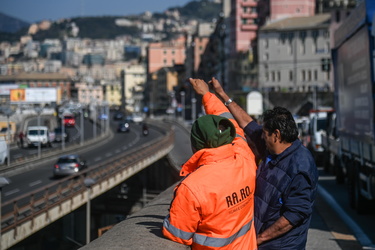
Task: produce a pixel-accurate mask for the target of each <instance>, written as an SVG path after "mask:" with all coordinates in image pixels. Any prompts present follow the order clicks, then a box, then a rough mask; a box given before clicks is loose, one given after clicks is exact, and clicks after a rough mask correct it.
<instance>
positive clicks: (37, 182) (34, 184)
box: [29, 180, 42, 187]
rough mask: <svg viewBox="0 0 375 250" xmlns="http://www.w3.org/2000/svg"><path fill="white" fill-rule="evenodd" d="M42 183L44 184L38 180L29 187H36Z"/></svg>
mask: <svg viewBox="0 0 375 250" xmlns="http://www.w3.org/2000/svg"><path fill="white" fill-rule="evenodd" d="M40 183H42V181H41V180H37V181H34V182H31V183H30V184H29V187H33V186H36V185H38V184H40Z"/></svg>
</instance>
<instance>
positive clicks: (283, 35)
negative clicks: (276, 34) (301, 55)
mask: <svg viewBox="0 0 375 250" xmlns="http://www.w3.org/2000/svg"><path fill="white" fill-rule="evenodd" d="M280 40H281V43H283V44H284V43H285V40H286V33H281V34H280Z"/></svg>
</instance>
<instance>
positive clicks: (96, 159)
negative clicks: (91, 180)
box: [94, 157, 102, 161]
mask: <svg viewBox="0 0 375 250" xmlns="http://www.w3.org/2000/svg"><path fill="white" fill-rule="evenodd" d="M101 159H102V157H96V158H95V159H94V161H100V160H101Z"/></svg>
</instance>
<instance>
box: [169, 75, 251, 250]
mask: <svg viewBox="0 0 375 250" xmlns="http://www.w3.org/2000/svg"><path fill="white" fill-rule="evenodd" d="M190 83H191V84H192V86H193V88H194V90H195V91H196V92H197V94H199V95H202V96H203V99H202V101H203V104H204V107H205V110H206V113H207V114H209V115H206V116H202V117H200V118H198V119H197V120H196V121H195V122H194V124H193V126H192V129H191V144H192V149H193V152H194V154H193V156H192V157H191V158H190V159H189V160H188V161H187V162H186V163H185V164H184V165H183V166H182V169H181V172H180V175H182V176H185V178H184V179H183V180H182V181H181V182H180V183H179V184H178V185H177V187H176V188H175V192H174V193H175V195H174V199H173V201H172V203H171V207H170V211H169V214H168V215H167V217H166V218H165V219H164V223H163V229H162V230H163V234H164V236H165V237H167V238H169V239H171V240H173V241H176V242H178V243H181V244H185V245H191V247H192V249H239V250H243V249H250V250H253V249H256V248H257V245H256V235H255V229H254V222H253V215H254V190H255V176H256V168H257V167H256V164H255V157H254V154H253V152H252V151H251V150H250V148H249V147H248V145H247V143H246V139H245V136H244V132H243V130H242V129H240V127H239V126H238V124H237V122H236V121H235V120H234V119H233V117H232V116H231V114H230V113H229V112H228V109H227V108H226V107H225V105H224V104H223V103H222V102H221V101H220V100H219V99H218V98H217V97H216V96H215V95H214V94H212V93H210V92H209V89H208V85H207V84H206V83H205V82H204V81H203V80H199V79H190ZM228 118H229V119H228Z"/></svg>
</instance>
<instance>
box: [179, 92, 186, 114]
mask: <svg viewBox="0 0 375 250" xmlns="http://www.w3.org/2000/svg"><path fill="white" fill-rule="evenodd" d="M180 95H181V105H182V120H183V121H184V120H185V91H181V92H180Z"/></svg>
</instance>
